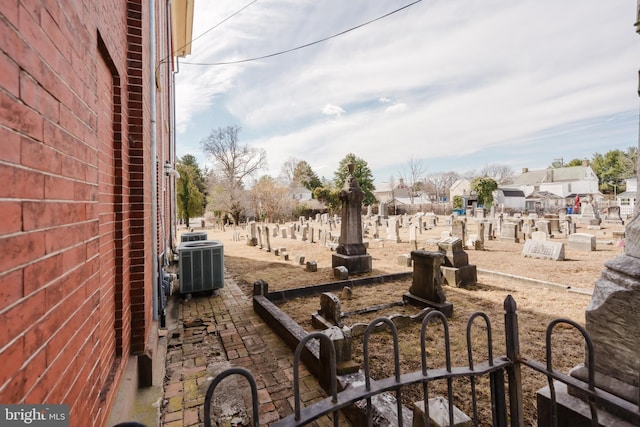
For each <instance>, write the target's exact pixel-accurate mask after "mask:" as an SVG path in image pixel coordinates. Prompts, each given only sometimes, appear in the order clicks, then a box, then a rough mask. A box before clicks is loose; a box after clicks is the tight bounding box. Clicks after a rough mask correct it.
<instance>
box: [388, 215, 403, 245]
mask: <svg viewBox="0 0 640 427" xmlns="http://www.w3.org/2000/svg"><path fill="white" fill-rule="evenodd" d="M387 240H391V241H393V242H396V243H400V224H399V223H398V217H395V216H392V217H389V225H388V226H387Z"/></svg>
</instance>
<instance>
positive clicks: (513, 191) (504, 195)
mask: <svg viewBox="0 0 640 427" xmlns="http://www.w3.org/2000/svg"><path fill="white" fill-rule="evenodd" d="M493 205H494V206H495V209H496V210H497V211H498V212H501V211H515V212H522V211H524V210H525V197H524V192H523V191H522V190H520V189H519V188H502V187H498V189H497V190H495V191H494V192H493Z"/></svg>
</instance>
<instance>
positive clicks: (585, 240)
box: [569, 233, 596, 252]
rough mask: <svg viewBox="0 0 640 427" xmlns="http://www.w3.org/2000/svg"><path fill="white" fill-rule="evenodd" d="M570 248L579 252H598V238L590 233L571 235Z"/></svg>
mask: <svg viewBox="0 0 640 427" xmlns="http://www.w3.org/2000/svg"><path fill="white" fill-rule="evenodd" d="M569 248H570V249H575V250H578V251H587V252H592V251H595V250H596V236H594V235H593V234H589V233H574V234H571V235H569Z"/></svg>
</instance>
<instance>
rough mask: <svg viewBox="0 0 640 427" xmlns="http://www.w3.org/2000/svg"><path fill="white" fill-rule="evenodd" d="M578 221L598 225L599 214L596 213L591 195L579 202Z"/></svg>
mask: <svg viewBox="0 0 640 427" xmlns="http://www.w3.org/2000/svg"><path fill="white" fill-rule="evenodd" d="M578 223H580V224H587V225H600V214H599V213H598V209H597V207H596V205H595V202H594V201H593V197H592V196H591V195H589V196H588V197H587V199H585V200H584V201H583V202H582V203H581V204H580V217H579V218H578Z"/></svg>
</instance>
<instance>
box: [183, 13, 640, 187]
mask: <svg viewBox="0 0 640 427" xmlns="http://www.w3.org/2000/svg"><path fill="white" fill-rule="evenodd" d="M631 3H632V2H628V1H625V0H609V1H607V2H602V1H600V0H564V1H562V2H558V1H554V0H523V1H520V2H512V1H509V0H487V1H485V2H482V4H480V3H478V4H475V3H468V2H438V1H436V2H421V3H418V4H416V5H415V6H412V7H410V8H408V9H407V10H404V11H402V12H399V13H397V14H395V15H392V16H390V17H388V18H386V19H384V20H381V21H378V22H375V23H373V24H371V25H368V26H366V27H363V28H361V29H358V30H356V31H353V32H350V33H347V34H345V35H343V36H340V37H338V38H335V39H332V40H329V41H327V42H324V43H321V44H318V45H315V46H312V47H309V48H306V49H301V50H298V51H295V52H291V53H288V54H285V55H282V56H277V57H273V58H269V59H264V60H260V61H254V62H247V63H243V64H238V65H225V66H213V67H202V66H194V65H186V64H185V65H181V68H180V73H179V74H177V76H176V78H177V81H178V87H177V107H176V108H177V110H178V117H177V122H178V126H179V128H180V130H183V131H184V130H185V129H186V128H188V127H193V126H196V125H197V123H196V122H195V120H194V117H195V115H196V113H198V112H203V111H207V109H209V108H211V106H213V105H216V106H218V107H219V108H223V109H224V110H225V111H227V112H228V113H229V117H231V119H233V120H236V123H228V124H238V125H240V126H242V127H243V129H244V131H243V133H244V134H249V135H251V137H248V139H247V140H246V141H245V142H248V143H251V144H256V145H260V146H264V147H265V148H268V156H269V161H270V162H271V163H272V165H271V168H270V169H271V170H272V171H273V170H275V171H276V173H277V170H279V162H280V163H281V162H282V161H283V160H284V159H286V158H288V157H290V156H294V157H298V158H300V159H305V160H307V161H309V162H310V163H311V164H312V167H320V166H319V165H329V167H331V168H334V167H335V165H337V163H338V161H339V160H340V159H341V158H342V157H343V156H344V154H346V153H347V152H348V151H353V152H356V154H358V155H359V156H361V157H363V158H365V159H366V160H367V161H368V162H369V163H370V165H371V166H372V168H373V167H375V168H378V169H381V168H384V167H386V166H387V165H390V164H393V163H401V162H403V161H406V159H407V158H408V157H409V154H408V153H412V154H413V155H415V156H424V157H425V158H431V157H436V156H451V155H455V156H463V155H465V154H471V153H479V152H482V151H483V150H486V149H489V148H491V147H496V146H500V145H502V146H505V147H506V146H507V144H509V143H512V142H513V141H515V140H521V139H531V138H532V135H535V134H537V133H541V132H543V131H545V130H547V129H550V128H554V127H557V126H566V125H567V124H569V123H572V122H577V121H584V120H589V119H593V118H598V117H602V116H607V115H613V114H617V113H621V112H628V111H629V110H637V96H636V94H635V91H636V89H637V83H636V81H635V79H636V75H637V40H636V39H637V35H636V34H635V33H634V31H633V26H632V25H631V24H632V23H633V20H634V18H635V16H634V15H635V5H634V4H631ZM404 4H406V2H403V1H400V0H393V1H388V2H369V1H366V0H353V1H350V2H344V1H341V0H326V1H324V2H313V1H294V0H288V1H284V0H272V1H270V2H257V3H255V4H253V5H252V6H251V7H249V8H248V9H246V10H245V11H244V12H242V13H241V14H239V15H237V16H236V17H234V18H232V19H231V20H229V21H227V22H226V23H224V24H223V25H221V26H220V27H219V28H217V29H215V30H213V31H211V32H210V33H207V35H205V36H204V37H202V38H201V39H199V40H196V41H195V42H194V45H193V48H192V52H193V54H192V55H191V57H189V58H188V59H186V61H187V62H221V61H227V60H229V59H241V58H249V57H255V56H261V55H264V54H269V53H272V52H277V51H281V50H284V49H289V48H292V47H295V46H298V45H302V44H305V43H309V42H312V41H314V40H318V39H321V38H324V37H327V36H329V35H331V34H334V33H337V32H340V31H343V30H345V29H347V28H349V27H352V26H354V25H358V24H360V23H362V22H364V21H367V20H369V19H372V18H375V17H377V16H380V15H382V14H384V13H387V12H389V11H390V10H392V9H394V8H397V7H400V6H402V5H404ZM237 7H238V6H237V3H236V2H232V1H230V0H221V1H218V2H215V3H212V2H200V3H197V4H196V16H195V22H194V26H195V29H194V35H198V34H201V33H202V32H204V31H205V30H206V29H207V28H209V27H211V26H213V25H214V24H215V23H216V22H219V21H221V20H222V19H223V18H225V17H227V16H229V15H230V14H231V13H232V12H233V11H234V8H237ZM399 99H402V102H398V101H395V100H399ZM380 104H384V105H386V107H387V108H386V109H384V108H380ZM318 105H324V106H325V107H324V108H323V109H322V110H321V111H322V113H323V114H325V115H329V116H339V117H340V120H338V121H327V120H322V119H321V118H319V117H318ZM408 106H411V108H408ZM345 110H347V111H349V114H344V113H345ZM385 112H388V113H391V112H396V113H397V112H402V114H385ZM205 116H206V115H205ZM208 119H209V120H211V118H208ZM231 119H229V120H231ZM635 133H636V136H635V138H637V126H636V129H635ZM203 136H204V135H203ZM531 140H532V143H537V144H541V143H542V142H539V141H534V140H533V139H531ZM634 143H635V142H634V141H633V140H630V141H629V144H630V145H631V144H634ZM556 148H557V147H556ZM621 148H624V147H621ZM536 151H539V152H542V151H543V150H541V149H540V150H536ZM601 151H604V150H601ZM588 154H589V153H587V155H588ZM559 155H563V153H559ZM493 160H494V162H500V159H493ZM549 162H550V161H549ZM321 175H322V174H321ZM328 175H330V174H328Z"/></svg>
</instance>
